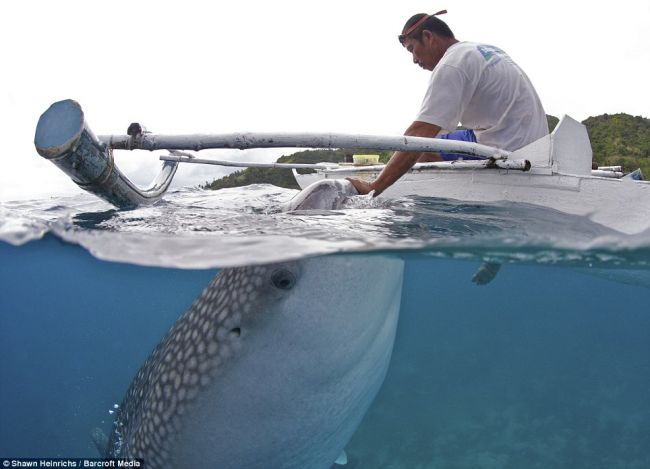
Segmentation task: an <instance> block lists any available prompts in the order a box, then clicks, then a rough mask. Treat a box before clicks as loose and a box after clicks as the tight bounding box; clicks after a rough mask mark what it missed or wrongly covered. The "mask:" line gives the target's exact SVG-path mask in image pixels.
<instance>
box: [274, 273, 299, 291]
mask: <svg viewBox="0 0 650 469" xmlns="http://www.w3.org/2000/svg"><path fill="white" fill-rule="evenodd" d="M271 282H273V285H274V286H275V287H276V288H279V289H280V290H291V289H292V288H293V286H294V285H295V284H296V276H295V275H294V274H293V272H291V271H289V270H287V269H278V270H276V271H274V272H273V273H272V274H271Z"/></svg>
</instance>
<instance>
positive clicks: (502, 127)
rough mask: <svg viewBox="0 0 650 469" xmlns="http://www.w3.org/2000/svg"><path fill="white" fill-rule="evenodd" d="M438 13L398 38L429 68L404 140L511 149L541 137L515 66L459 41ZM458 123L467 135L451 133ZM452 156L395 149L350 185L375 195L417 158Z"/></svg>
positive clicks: (541, 121) (542, 126)
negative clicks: (366, 178)
mask: <svg viewBox="0 0 650 469" xmlns="http://www.w3.org/2000/svg"><path fill="white" fill-rule="evenodd" d="M443 13H446V11H445V10H443V11H439V12H438V13H435V14H433V15H427V14H424V13H419V14H417V15H414V16H412V17H411V18H410V19H409V20H408V21H407V22H406V24H405V25H404V28H403V29H402V34H400V35H399V41H400V43H401V44H402V46H404V48H406V50H407V51H408V52H410V53H411V55H412V56H413V62H414V63H415V64H417V65H419V66H420V67H422V68H423V69H425V70H430V71H432V74H431V79H430V81H429V87H428V89H427V92H426V94H425V97H424V100H423V102H422V108H421V109H420V113H419V114H418V116H417V117H416V119H415V121H414V122H413V123H412V124H411V125H410V126H409V128H408V129H406V132H405V133H404V135H408V136H415V137H436V136H438V137H439V138H448V139H452V140H465V141H473V142H478V143H482V144H484V145H489V146H493V147H498V148H501V149H504V150H509V151H514V150H517V149H519V148H521V147H523V146H525V145H527V144H529V143H531V142H533V141H535V140H537V139H539V138H541V137H543V136H544V135H546V134H548V124H547V121H546V114H545V112H544V108H543V107H542V103H541V102H540V100H539V97H538V96H537V93H536V92H535V89H534V88H533V85H532V84H531V83H530V80H529V79H528V77H527V76H526V74H525V73H524V72H523V71H522V70H521V68H519V66H518V65H517V64H515V63H514V62H513V61H512V59H511V58H510V57H509V56H508V55H507V54H506V53H505V52H503V51H502V50H501V49H499V48H497V47H494V46H489V45H487V44H478V43H473V42H460V41H458V40H457V39H456V38H455V37H454V34H453V32H452V31H451V29H449V26H447V24H446V23H445V22H444V21H442V20H440V19H439V18H437V17H436V16H437V15H440V14H443ZM459 122H460V123H461V124H462V125H463V127H464V128H465V129H468V130H462V131H455V129H456V127H457V125H458V123H459ZM441 131H442V135H439V134H440V133H441ZM459 156H460V155H454V154H445V153H442V154H437V153H420V152H403V151H398V152H395V153H394V154H393V156H392V157H391V159H390V161H389V162H388V164H387V165H386V167H385V168H384V170H383V171H382V172H381V174H380V175H379V176H378V177H377V179H376V180H375V181H373V182H372V183H370V184H368V183H365V182H363V181H359V180H356V179H349V180H350V182H352V184H353V185H354V187H355V188H356V189H357V190H358V191H359V193H360V194H367V193H368V192H370V191H373V190H374V191H375V192H374V195H375V196H377V195H379V194H380V193H382V192H383V191H384V190H385V189H386V188H387V187H389V186H391V185H392V184H393V183H394V182H395V181H397V180H398V179H399V178H400V177H401V176H402V175H403V174H405V173H406V172H407V171H408V170H409V169H410V168H411V167H412V166H413V165H414V164H415V163H416V162H418V161H420V162H424V161H441V160H449V159H456V158H458V157H459ZM465 158H466V159H471V158H468V157H465Z"/></svg>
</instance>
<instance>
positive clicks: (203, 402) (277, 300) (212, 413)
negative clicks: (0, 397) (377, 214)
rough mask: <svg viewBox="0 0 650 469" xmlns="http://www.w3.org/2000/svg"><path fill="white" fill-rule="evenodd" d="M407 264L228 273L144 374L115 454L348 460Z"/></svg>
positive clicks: (356, 258) (356, 262)
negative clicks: (348, 448) (345, 448)
mask: <svg viewBox="0 0 650 469" xmlns="http://www.w3.org/2000/svg"><path fill="white" fill-rule="evenodd" d="M307 189H309V188H307ZM307 189H305V190H307ZM311 190H313V189H311ZM328 193H329V192H328ZM299 195H300V194H299ZM302 195H303V196H306V197H305V198H304V199H303V200H307V199H309V196H310V194H302ZM343 196H345V195H343ZM328 197H329V196H328ZM326 198H327V197H326ZM316 199H318V197H316V198H315V199H314V200H316ZM326 202H327V203H329V202H330V200H329V199H328V200H327V201H326ZM316 205H317V204H316ZM310 206H311V205H310ZM295 207H297V209H299V210H300V209H302V208H301V207H304V206H303V205H302V204H301V203H297V204H295ZM403 267H404V265H403V261H402V260H401V259H399V258H393V257H389V256H385V255H345V256H341V255H338V256H328V257H319V258H306V259H300V260H298V261H291V262H280V263H275V264H269V265H252V266H244V267H234V268H228V269H223V270H221V271H220V272H219V273H218V274H217V275H216V277H215V278H214V279H213V280H212V281H211V282H210V284H209V285H208V286H207V287H206V288H205V289H204V290H203V292H202V293H201V295H200V296H199V297H198V298H197V299H196V300H195V301H194V302H193V304H192V305H191V306H190V307H189V309H188V310H187V311H185V312H184V313H183V314H182V315H181V316H180V318H179V319H178V320H177V321H176V322H175V323H174V325H173V326H172V327H171V329H170V330H169V331H168V333H167V334H166V336H165V337H164V338H163V339H162V341H161V342H160V343H159V344H158V345H157V346H156V347H155V349H154V350H153V352H152V353H151V354H150V356H149V358H148V359H147V360H146V362H145V364H144V365H143V366H142V368H141V369H140V371H139V372H138V373H137V375H136V377H135V378H134V380H133V382H132V383H131V385H130V387H129V389H128V391H127V393H126V395H125V397H124V399H123V401H122V403H121V404H120V406H119V409H118V412H117V417H116V419H115V422H114V424H113V430H112V432H111V435H110V437H109V439H108V443H107V444H108V448H107V451H106V453H105V454H106V455H107V456H109V457H115V458H141V459H143V460H144V461H145V464H146V467H148V468H170V467H173V468H179V469H182V468H196V467H214V468H220V469H228V468H247V469H256V468H260V469H262V468H263V469H267V468H278V469H281V468H287V469H292V468H296V469H297V468H301V469H303V468H315V469H318V468H329V467H331V466H332V464H333V463H335V461H337V462H338V463H343V462H345V453H343V452H342V451H343V450H344V447H345V445H346V444H347V443H348V441H349V440H350V438H351V436H352V434H353V433H354V431H355V430H356V428H357V427H358V425H359V423H360V422H361V419H362V418H363V416H364V414H365V413H366V411H367V409H368V407H369V406H370V404H371V403H372V401H373V399H374V397H375V396H376V394H377V392H378V391H379V388H380V387H381V384H382V383H383V380H384V377H385V375H386V372H387V369H388V365H389V362H390V357H391V354H392V349H393V344H394V341H395V332H396V327H397V322H398V317H399V309H400V301H401V290H402V281H403Z"/></svg>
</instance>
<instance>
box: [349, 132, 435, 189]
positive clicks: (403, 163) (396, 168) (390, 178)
mask: <svg viewBox="0 0 650 469" xmlns="http://www.w3.org/2000/svg"><path fill="white" fill-rule="evenodd" d="M438 132H440V127H438V126H437V125H434V124H428V123H426V122H421V121H415V122H413V123H412V124H411V125H410V126H409V128H408V129H406V132H404V135H406V136H409V137H435V136H436V135H438ZM424 155H432V154H431V153H422V152H415V151H396V152H395V153H393V156H391V158H390V161H389V162H388V164H387V165H386V167H385V168H384V170H383V171H382V172H381V173H380V174H379V176H378V177H377V179H375V180H374V181H373V182H372V183H370V184H368V183H366V182H363V181H359V180H357V179H351V178H348V181H350V182H351V183H352V185H353V186H354V188H355V189H356V190H357V191H358V192H359V194H367V193H368V192H370V191H373V190H374V191H375V194H374V196H375V197H376V196H378V195H379V194H381V193H382V192H383V191H384V190H386V188H387V187H390V186H391V185H393V184H394V183H395V181H397V180H398V179H399V178H401V177H402V176H403V175H404V174H405V173H406V172H407V171H408V170H409V169H411V168H412V167H413V165H414V164H415V163H417V162H418V160H419V159H420V158H421V157H423V156H424ZM427 159H428V161H435V159H432V158H430V157H429V158H427ZM437 159H440V157H439V156H438V158H437Z"/></svg>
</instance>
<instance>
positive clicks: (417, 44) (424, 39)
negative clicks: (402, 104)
mask: <svg viewBox="0 0 650 469" xmlns="http://www.w3.org/2000/svg"><path fill="white" fill-rule="evenodd" d="M444 13H446V10H442V11H439V12H438V13H434V14H433V15H427V14H425V13H418V14H417V15H413V16H411V18H409V20H408V21H407V22H406V24H405V25H404V28H402V34H400V35H399V36H398V39H399V42H400V43H401V44H402V45H403V46H404V47H405V48H406V50H408V51H409V52H410V53H411V54H412V55H413V63H416V64H417V65H419V66H420V67H422V68H424V69H426V70H433V69H434V67H435V66H436V65H438V62H440V59H441V58H442V56H443V55H444V54H445V51H446V50H447V49H448V48H449V46H450V45H452V44H453V43H455V42H457V41H456V38H455V37H454V33H453V32H452V31H451V29H450V28H449V26H447V23H445V22H444V21H442V20H440V19H439V18H436V16H437V15H442V14H444Z"/></svg>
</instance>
